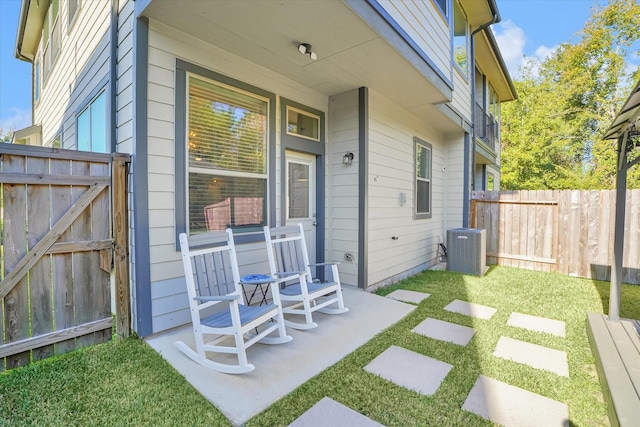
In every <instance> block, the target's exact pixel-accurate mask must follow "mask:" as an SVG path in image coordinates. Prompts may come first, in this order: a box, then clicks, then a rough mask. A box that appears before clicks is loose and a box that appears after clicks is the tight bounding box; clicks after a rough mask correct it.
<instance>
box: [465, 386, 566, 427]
mask: <svg viewBox="0 0 640 427" xmlns="http://www.w3.org/2000/svg"><path fill="white" fill-rule="evenodd" d="M462 409H464V410H465V411H469V412H473V413H474V414H477V415H480V416H481V417H482V418H484V419H487V420H489V421H492V422H494V423H496V424H501V425H503V426H505V427H551V426H562V427H565V426H566V427H568V426H569V408H568V406H567V405H566V404H564V403H561V402H558V401H555V400H552V399H549V398H548V397H544V396H541V395H539V394H536V393H532V392H530V391H527V390H523V389H521V388H518V387H515V386H512V385H510V384H506V383H503V382H500V381H498V380H494V379H493V378H489V377H485V376H483V375H480V377H479V378H478V380H477V381H476V383H475V384H474V386H473V388H472V389H471V392H469V395H468V396H467V399H466V400H465V402H464V404H463V405H462Z"/></svg>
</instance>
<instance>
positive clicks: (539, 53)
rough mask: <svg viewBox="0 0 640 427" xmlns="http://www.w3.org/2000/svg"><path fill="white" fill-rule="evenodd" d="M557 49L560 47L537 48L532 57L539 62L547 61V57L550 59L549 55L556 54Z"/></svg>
mask: <svg viewBox="0 0 640 427" xmlns="http://www.w3.org/2000/svg"><path fill="white" fill-rule="evenodd" d="M559 47H560V45H555V46H551V47H547V46H538V48H537V49H536V52H535V54H534V56H535V57H536V59H538V60H539V61H544V60H545V59H547V58H548V57H550V56H551V55H553V54H554V53H556V51H557V50H558V48H559Z"/></svg>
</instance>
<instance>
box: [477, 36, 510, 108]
mask: <svg viewBox="0 0 640 427" xmlns="http://www.w3.org/2000/svg"><path fill="white" fill-rule="evenodd" d="M484 32H485V33H486V34H487V39H489V44H490V45H491V50H493V52H494V53H495V54H496V58H497V59H498V65H500V68H501V69H502V72H503V73H504V76H505V77H506V79H507V84H509V89H511V93H512V94H513V100H514V101H515V100H516V99H518V92H517V91H516V87H515V86H514V85H513V80H511V74H509V69H508V68H507V64H506V63H505V62H504V58H503V57H502V53H501V52H500V47H499V46H498V42H497V41H496V38H495V36H494V35H493V30H491V27H488V28H485V30H484Z"/></svg>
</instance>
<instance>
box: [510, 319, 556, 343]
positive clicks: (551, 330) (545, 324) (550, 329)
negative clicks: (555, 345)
mask: <svg viewBox="0 0 640 427" xmlns="http://www.w3.org/2000/svg"><path fill="white" fill-rule="evenodd" d="M507 325H509V326H515V327H516V328H523V329H528V330H530V331H535V332H544V333H547V334H551V335H556V336H558V337H562V338H564V337H565V323H564V322H563V321H561V320H555V319H548V318H546V317H537V316H531V315H529V314H522V313H511V316H509V320H507Z"/></svg>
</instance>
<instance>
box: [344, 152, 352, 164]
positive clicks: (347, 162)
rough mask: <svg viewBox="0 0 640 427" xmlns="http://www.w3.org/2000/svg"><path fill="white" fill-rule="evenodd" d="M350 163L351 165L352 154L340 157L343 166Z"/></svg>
mask: <svg viewBox="0 0 640 427" xmlns="http://www.w3.org/2000/svg"><path fill="white" fill-rule="evenodd" d="M351 163H353V153H346V154H345V155H344V156H342V164H343V165H350V164H351Z"/></svg>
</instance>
